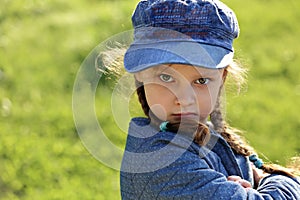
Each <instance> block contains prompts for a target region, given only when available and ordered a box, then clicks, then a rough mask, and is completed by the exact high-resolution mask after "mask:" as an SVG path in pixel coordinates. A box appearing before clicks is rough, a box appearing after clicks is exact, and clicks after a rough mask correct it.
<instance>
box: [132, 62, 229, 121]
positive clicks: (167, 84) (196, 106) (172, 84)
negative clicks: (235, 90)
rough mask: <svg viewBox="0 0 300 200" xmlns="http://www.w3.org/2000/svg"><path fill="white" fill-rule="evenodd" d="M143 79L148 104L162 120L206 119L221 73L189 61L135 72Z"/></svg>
mask: <svg viewBox="0 0 300 200" xmlns="http://www.w3.org/2000/svg"><path fill="white" fill-rule="evenodd" d="M136 78H137V80H138V81H140V82H143V83H144V89H145V94H146V99H147V102H148V105H149V107H150V109H151V111H152V113H153V114H155V116H156V117H158V118H159V119H160V120H162V121H169V122H178V121H180V120H189V119H190V120H197V121H199V122H202V123H206V121H207V118H208V116H209V114H210V113H211V112H212V111H213V108H214V106H215V104H216V101H217V98H218V94H219V91H220V87H221V86H222V84H223V82H224V81H223V80H224V78H225V73H224V70H223V69H207V68H202V67H194V66H191V65H183V64H171V65H159V66H156V67H152V68H149V69H146V70H144V71H142V72H139V73H137V74H136Z"/></svg>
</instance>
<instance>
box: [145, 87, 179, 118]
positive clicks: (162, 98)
mask: <svg viewBox="0 0 300 200" xmlns="http://www.w3.org/2000/svg"><path fill="white" fill-rule="evenodd" d="M144 88H145V94H146V99H147V103H148V105H149V107H150V109H151V111H152V112H153V113H154V114H155V115H156V116H157V117H158V118H159V119H161V120H166V119H167V115H168V113H169V112H170V108H171V107H172V106H171V105H172V98H173V94H172V93H171V92H170V91H169V90H168V89H166V88H165V87H163V86H160V85H156V84H149V85H145V86H144Z"/></svg>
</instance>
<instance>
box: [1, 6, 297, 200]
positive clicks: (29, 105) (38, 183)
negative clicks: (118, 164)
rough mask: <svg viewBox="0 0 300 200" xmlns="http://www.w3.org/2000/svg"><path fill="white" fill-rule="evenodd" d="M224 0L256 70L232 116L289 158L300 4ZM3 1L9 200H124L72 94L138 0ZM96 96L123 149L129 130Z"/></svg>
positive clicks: (236, 98) (246, 59) (272, 151)
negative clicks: (83, 135)
mask: <svg viewBox="0 0 300 200" xmlns="http://www.w3.org/2000/svg"><path fill="white" fill-rule="evenodd" d="M225 2H226V3H227V4H228V5H229V6H230V7H231V8H233V9H234V10H235V12H236V14H237V16H238V18H239V22H240V28H241V35H240V37H239V39H238V40H237V41H236V42H235V50H236V56H237V58H238V59H239V60H241V62H242V63H243V64H244V65H245V66H247V67H248V68H249V69H250V72H249V76H248V86H247V88H244V90H242V92H241V94H240V95H237V94H236V92H234V91H231V92H230V93H228V94H227V95H226V99H227V100H228V102H227V106H226V111H227V115H226V117H227V119H228V121H229V122H230V124H231V125H232V126H234V127H237V128H240V129H242V130H245V137H246V138H247V140H249V142H250V143H251V145H252V146H254V147H255V148H256V150H257V151H258V152H259V153H261V154H263V155H265V156H266V157H267V158H268V159H269V160H270V161H272V162H275V163H280V164H286V161H287V159H288V158H289V157H292V156H295V155H298V154H299V152H300V147H299V144H300V142H299V139H300V135H299V133H298V132H299V131H300V117H299V111H300V107H299V102H300V101H299V100H300V81H299V78H300V55H299V54H300V40H299V35H300V23H299V22H300V12H299V9H298V8H299V7H300V1H298V0H286V1H281V0H252V1H240V0H226V1H225ZM0 3H1V8H0V199H120V192H119V172H118V170H114V169H111V168H109V167H107V166H106V165H104V164H103V163H101V162H99V161H97V160H96V159H95V158H94V157H93V156H92V155H91V154H89V152H88V151H87V150H86V148H85V147H84V145H83V144H82V142H81V140H80V138H79V137H78V134H77V132H76V128H75V125H74V121H73V114H72V90H73V84H74V81H75V78H76V73H77V71H78V70H79V68H80V65H81V63H82V62H83V60H84V58H85V57H86V56H87V55H88V54H89V52H90V51H91V50H92V49H93V48H94V47H95V46H97V45H98V44H99V43H101V42H102V41H104V40H105V39H107V38H109V37H111V36H113V35H115V34H118V33H120V32H123V31H126V30H130V29H131V22H130V15H131V13H132V10H133V9H134V7H135V5H136V3H137V0H110V1H108V0H90V1H83V0H73V1H66V0H51V1H50V0H39V1H38V0H0ZM105 92H107V91H101V92H99V93H101V94H102V97H101V98H102V100H101V101H103V102H104V101H105V102H108V103H109V101H110V97H109V95H108V94H109V92H107V95H106V96H105V94H106V93H105ZM103 97H105V98H104V99H103ZM96 101H97V106H96V110H97V114H98V112H99V113H101V114H98V115H99V116H98V117H99V120H100V121H101V122H102V124H101V125H103V126H104V127H103V128H104V129H105V130H107V131H106V133H109V134H108V135H107V137H108V138H110V139H111V141H113V142H114V143H115V144H116V145H117V146H119V147H121V148H122V147H123V146H124V143H125V137H126V134H124V133H123V132H122V131H120V130H119V129H118V128H117V126H115V125H113V124H114V120H113V118H112V117H111V110H110V109H109V108H107V109H106V107H105V108H103V107H101V105H102V102H99V101H100V100H99V99H98V100H97V98H96ZM103 105H104V104H103ZM110 133H112V134H110ZM108 151H109V150H108Z"/></svg>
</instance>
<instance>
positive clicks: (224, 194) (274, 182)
mask: <svg viewBox="0 0 300 200" xmlns="http://www.w3.org/2000/svg"><path fill="white" fill-rule="evenodd" d="M127 175H128V174H127ZM131 175H132V176H130V178H128V181H129V180H130V181H131V182H127V184H128V185H127V187H131V189H133V190H134V191H135V192H137V193H136V194H135V195H133V196H134V198H133V199H201V200H206V199H207V200H219V199H224V200H227V199H228V200H229V199H230V200H235V199H236V200H243V199H245V200H246V199H248V200H252V199H253V200H264V199H268V200H269V199H274V200H275V199H276V200H283V199H289V200H293V199H294V200H297V199H300V186H299V183H297V182H296V181H295V180H293V179H291V178H287V177H284V176H279V175H272V176H268V177H266V178H264V180H263V181H261V183H260V185H259V187H258V189H257V190H254V189H250V190H246V189H244V188H243V187H242V186H240V185H239V184H237V183H234V182H231V181H227V177H226V176H225V175H224V174H222V173H219V172H217V171H216V170H214V169H212V168H211V166H209V164H208V163H207V162H206V160H205V158H202V159H200V158H199V157H198V156H197V155H196V154H194V153H191V152H188V151H187V152H186V153H184V154H183V155H182V156H181V157H180V158H179V159H177V160H176V161H175V162H174V163H172V164H170V165H169V166H167V167H164V168H162V169H159V170H157V171H154V172H149V173H136V174H131ZM123 176H124V174H123ZM125 176H126V175H125ZM123 178H124V177H123ZM125 182H126V181H125ZM125 182H123V183H125ZM123 188H124V187H123ZM125 188H126V187H125ZM130 195H132V193H131V194H130ZM122 196H123V199H130V198H126V191H123V195H122Z"/></svg>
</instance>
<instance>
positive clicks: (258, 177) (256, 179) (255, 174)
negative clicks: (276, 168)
mask: <svg viewBox="0 0 300 200" xmlns="http://www.w3.org/2000/svg"><path fill="white" fill-rule="evenodd" d="M252 171H253V178H254V185H255V188H257V186H258V184H259V181H260V180H261V179H262V178H264V177H266V176H268V175H269V174H268V173H265V172H264V171H263V170H261V169H257V168H256V167H255V166H254V165H253V164H252Z"/></svg>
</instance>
